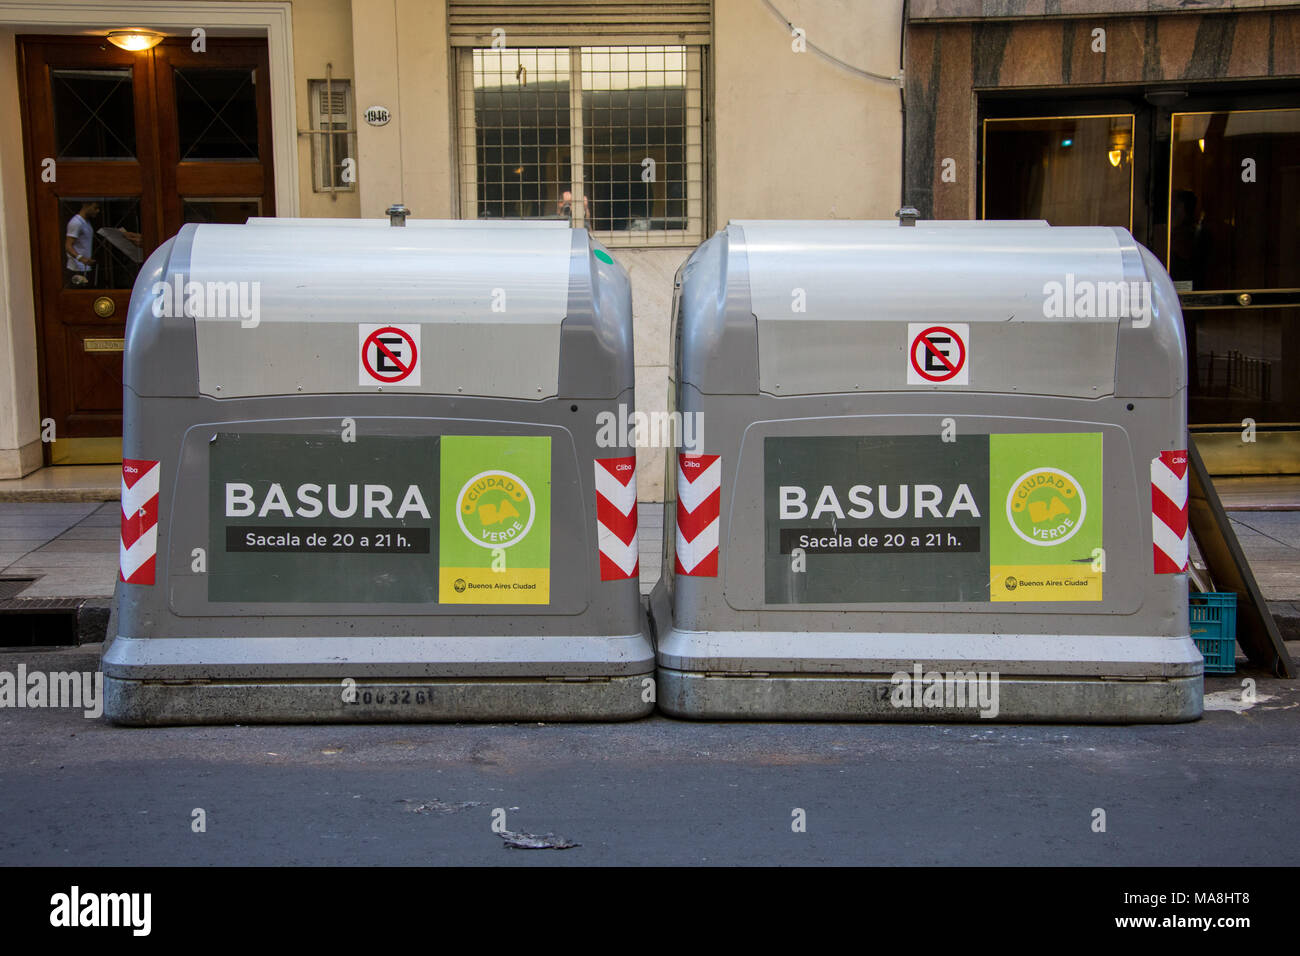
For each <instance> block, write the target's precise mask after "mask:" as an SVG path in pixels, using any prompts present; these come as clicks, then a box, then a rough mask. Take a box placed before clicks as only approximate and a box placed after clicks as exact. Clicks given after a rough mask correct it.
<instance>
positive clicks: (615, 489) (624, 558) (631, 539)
mask: <svg viewBox="0 0 1300 956" xmlns="http://www.w3.org/2000/svg"><path fill="white" fill-rule="evenodd" d="M596 539H597V543H598V544H599V546H600V579H601V580H602V581H622V580H625V579H627V578H634V577H636V576H637V575H638V574H640V572H641V567H640V562H639V560H638V547H637V541H636V456H635V455H628V456H627V457H626V458H597V459H596Z"/></svg>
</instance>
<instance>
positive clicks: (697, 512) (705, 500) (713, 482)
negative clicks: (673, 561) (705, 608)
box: [677, 454, 722, 578]
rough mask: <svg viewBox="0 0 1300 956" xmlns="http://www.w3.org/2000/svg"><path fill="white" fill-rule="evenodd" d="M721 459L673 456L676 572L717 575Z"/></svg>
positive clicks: (707, 456) (700, 456) (712, 456)
mask: <svg viewBox="0 0 1300 956" xmlns="http://www.w3.org/2000/svg"><path fill="white" fill-rule="evenodd" d="M721 513H722V458H721V457H720V456H718V455H687V454H678V456H677V573H678V574H689V575H696V576H699V577H710V578H716V577H717V576H718V528H719V527H720V515H721Z"/></svg>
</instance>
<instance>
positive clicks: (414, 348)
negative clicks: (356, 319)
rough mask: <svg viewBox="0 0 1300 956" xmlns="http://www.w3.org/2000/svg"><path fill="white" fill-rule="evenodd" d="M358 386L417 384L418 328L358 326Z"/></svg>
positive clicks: (418, 370)
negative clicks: (359, 349)
mask: <svg viewBox="0 0 1300 956" xmlns="http://www.w3.org/2000/svg"><path fill="white" fill-rule="evenodd" d="M357 328H358V332H359V335H360V339H361V355H360V362H359V369H358V373H357V374H358V384H361V385H374V384H376V383H378V384H380V385H403V386H405V385H419V384H420V327H419V326H418V325H360V326H358V327H357Z"/></svg>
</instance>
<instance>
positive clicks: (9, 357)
mask: <svg viewBox="0 0 1300 956" xmlns="http://www.w3.org/2000/svg"><path fill="white" fill-rule="evenodd" d="M21 115H22V114H21V110H20V109H19V103H18V64H17V48H16V47H15V44H14V34H13V32H12V31H9V30H0V142H3V143H10V144H16V143H21V142H22V138H23V136H22V120H21ZM26 183H27V177H26V174H25V172H24V170H23V153H22V150H21V149H20V148H17V149H0V262H3V263H4V264H5V266H6V268H4V269H3V270H0V318H3V319H5V321H2V322H0V478H18V477H20V476H22V475H25V474H27V473H28V472H30V471H33V470H35V469H36V468H38V467H39V466H40V463H41V443H40V413H39V400H38V396H39V391H38V389H37V381H36V320H35V309H34V304H33V301H32V279H31V276H32V267H31V241H30V239H29V237H28V236H29V234H28V231H27V189H26Z"/></svg>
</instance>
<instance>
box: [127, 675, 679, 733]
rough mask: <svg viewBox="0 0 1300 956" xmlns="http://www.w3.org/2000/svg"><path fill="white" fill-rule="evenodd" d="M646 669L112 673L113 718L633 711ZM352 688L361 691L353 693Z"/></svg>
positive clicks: (277, 720) (333, 719) (151, 721)
mask: <svg viewBox="0 0 1300 956" xmlns="http://www.w3.org/2000/svg"><path fill="white" fill-rule="evenodd" d="M649 677H650V675H649V674H645V675H638V676H630V677H611V678H604V679H599V678H597V679H590V678H589V679H582V680H573V679H560V680H523V679H505V680H425V681H410V680H405V681H404V680H393V681H381V680H358V681H357V682H356V687H355V688H350V689H349V696H351V697H353V700H352V701H351V702H348V701H344V700H343V693H342V691H341V688H340V682H339V681H337V680H331V681H316V680H309V681H227V682H223V681H175V682H163V681H147V680H146V681H138V680H123V679H120V678H116V677H107V678H105V680H104V696H105V702H104V712H105V714H107V715H108V717H109V719H110V720H112V721H113V723H115V724H121V725H123V726H128V727H157V726H167V725H189V724H235V723H238V724H293V723H312V724H316V723H420V722H456V721H494V722H510V721H532V720H541V721H548V722H550V721H582V720H599V721H612V720H634V719H636V718H638V717H644V716H646V715H647V714H649V713H650V711H651V710H653V709H654V704H653V703H652V702H645V701H643V700H642V698H643V696H647V695H646V687H648V686H649V685H648V684H647V683H646V681H647V680H648V679H649ZM352 691H355V694H353V693H352Z"/></svg>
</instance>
